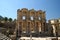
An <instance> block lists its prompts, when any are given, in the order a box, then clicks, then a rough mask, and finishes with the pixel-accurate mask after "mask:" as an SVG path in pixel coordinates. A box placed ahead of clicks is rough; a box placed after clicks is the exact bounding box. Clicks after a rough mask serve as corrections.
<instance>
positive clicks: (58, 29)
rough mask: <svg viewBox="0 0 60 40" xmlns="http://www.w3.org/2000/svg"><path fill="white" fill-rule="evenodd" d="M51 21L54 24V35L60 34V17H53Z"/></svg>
mask: <svg viewBox="0 0 60 40" xmlns="http://www.w3.org/2000/svg"><path fill="white" fill-rule="evenodd" d="M49 23H50V24H51V25H52V28H53V34H54V36H60V19H51V20H49Z"/></svg>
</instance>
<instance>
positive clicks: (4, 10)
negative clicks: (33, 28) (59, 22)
mask: <svg viewBox="0 0 60 40" xmlns="http://www.w3.org/2000/svg"><path fill="white" fill-rule="evenodd" d="M21 8H28V9H32V8H34V9H35V10H43V11H46V19H47V20H48V19H52V18H60V0H0V15H1V16H3V17H5V16H6V17H8V18H10V17H11V18H13V19H15V18H17V12H16V11H17V9H21Z"/></svg>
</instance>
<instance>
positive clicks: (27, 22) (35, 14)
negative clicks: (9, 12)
mask: <svg viewBox="0 0 60 40" xmlns="http://www.w3.org/2000/svg"><path fill="white" fill-rule="evenodd" d="M45 24H46V17H45V11H42V10H38V11H36V10H34V9H31V10H28V9H26V8H23V9H21V10H20V9H18V10H17V29H18V31H19V33H18V35H19V34H21V36H26V35H30V34H34V33H35V34H39V33H41V32H44V31H45ZM24 34H25V35H24Z"/></svg>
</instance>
